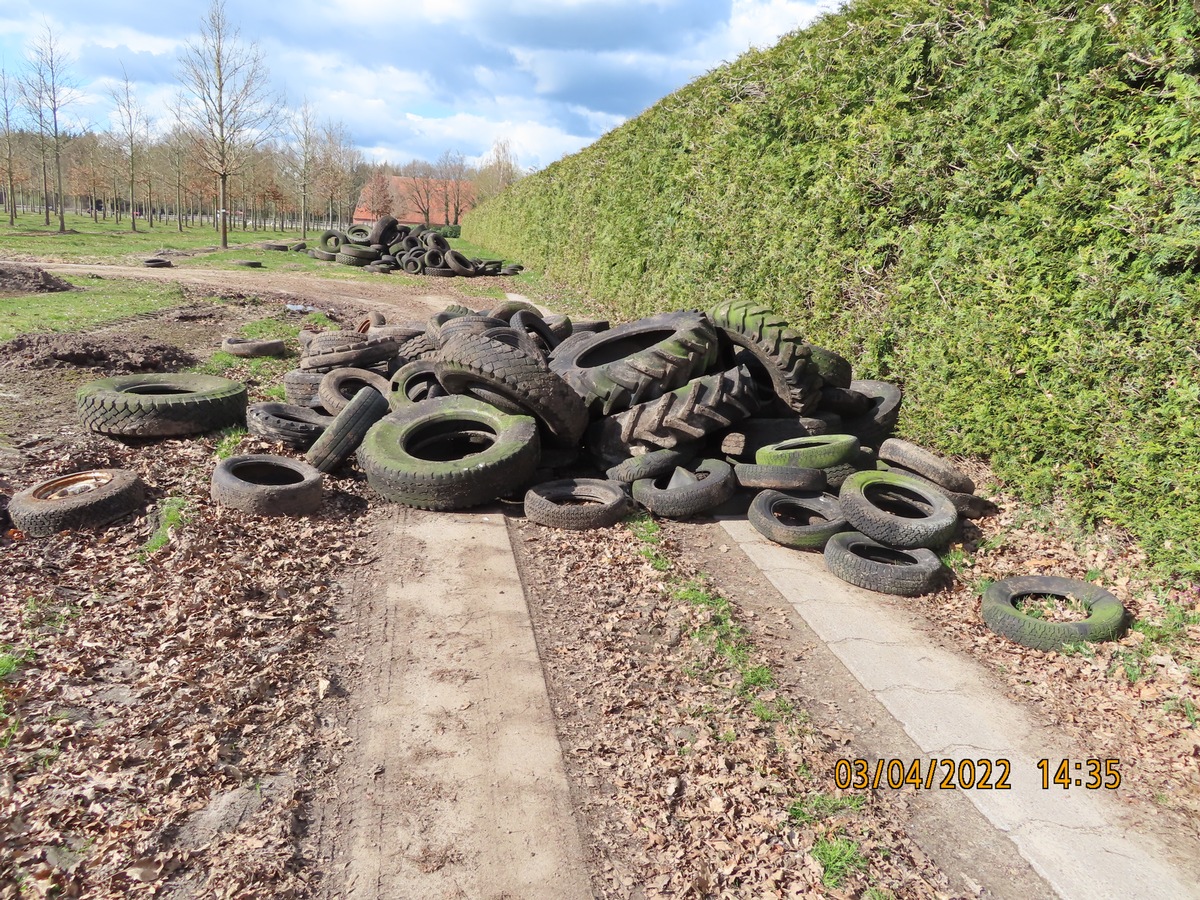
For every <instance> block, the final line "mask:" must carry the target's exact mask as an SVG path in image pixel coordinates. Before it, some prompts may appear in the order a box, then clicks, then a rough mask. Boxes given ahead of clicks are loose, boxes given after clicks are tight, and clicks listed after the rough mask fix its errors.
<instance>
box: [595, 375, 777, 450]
mask: <svg viewBox="0 0 1200 900" xmlns="http://www.w3.org/2000/svg"><path fill="white" fill-rule="evenodd" d="M757 408H758V391H757V388H756V387H755V384H754V379H753V377H752V376H751V375H750V371H749V369H747V368H746V367H745V366H739V367H738V368H736V369H730V370H729V371H727V372H714V373H713V374H712V375H705V376H703V377H701V378H696V379H694V380H692V381H689V382H688V383H687V384H686V385H684V386H683V387H681V388H678V389H676V390H674V391H671V392H669V393H666V394H663V395H662V396H661V397H659V398H658V399H656V400H651V401H649V402H648V403H639V404H638V405H637V406H634V407H632V408H630V409H627V410H625V412H621V413H617V414H616V415H612V416H608V417H606V418H604V419H601V420H600V421H599V422H597V423H596V424H595V425H593V426H592V430H591V431H590V432H589V442H590V443H594V444H596V445H597V446H598V448H599V449H600V451H601V452H602V453H605V454H616V453H620V452H621V451H624V452H625V454H626V455H629V453H630V452H631V451H632V450H633V449H634V448H655V447H667V448H669V447H675V446H678V445H679V444H685V443H687V442H689V441H696V440H700V439H701V438H704V437H706V436H707V435H710V434H713V433H714V432H717V431H720V430H721V429H722V428H727V427H729V426H730V425H731V424H733V423H734V422H739V421H741V420H742V419H747V418H749V417H750V416H751V415H753V414H754V411H755V410H756V409H757Z"/></svg>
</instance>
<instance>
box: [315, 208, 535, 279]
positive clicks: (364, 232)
mask: <svg viewBox="0 0 1200 900" xmlns="http://www.w3.org/2000/svg"><path fill="white" fill-rule="evenodd" d="M308 255H309V256H311V257H312V258H313V259H320V260H324V261H326V262H339V263H341V264H342V265H345V266H357V267H360V268H365V269H367V270H368V271H371V272H378V273H381V274H386V273H388V272H394V271H396V270H397V269H403V270H404V271H405V272H407V273H408V274H409V275H429V276H433V277H438V278H454V277H456V276H458V277H461V278H475V277H476V276H480V275H516V274H518V273H519V272H521V271H522V269H523V268H524V267H523V266H520V265H516V264H514V265H508V266H506V265H504V261H503V260H499V259H490V260H485V259H468V258H467V257H466V256H465V255H464V254H462V253H459V252H458V251H457V250H453V249H451V247H450V242H449V241H447V240H446V238H445V237H443V236H442V235H441V234H440V233H438V232H436V231H432V230H430V229H427V228H425V227H424V226H422V225H417V226H413V227H411V228H410V227H409V226H408V225H401V224H400V223H399V222H397V221H396V218H395V216H384V217H383V218H382V219H380V220H379V221H377V222H376V223H375V224H374V225H373V226H372V227H370V228H367V226H365V225H351V226H350V227H349V228H347V229H346V230H345V231H338V230H336V229H330V230H328V231H326V232H324V233H323V234H322V235H321V237H320V240H319V242H318V245H317V247H315V248H313V249H311V250H309V251H308Z"/></svg>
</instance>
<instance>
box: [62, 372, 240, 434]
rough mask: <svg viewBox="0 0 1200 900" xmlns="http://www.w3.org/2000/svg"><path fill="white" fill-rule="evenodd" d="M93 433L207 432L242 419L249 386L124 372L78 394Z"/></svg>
mask: <svg viewBox="0 0 1200 900" xmlns="http://www.w3.org/2000/svg"><path fill="white" fill-rule="evenodd" d="M75 400H76V406H77V408H78V411H79V419H80V421H81V422H82V423H83V425H84V427H85V428H87V429H88V430H89V431H96V432H100V433H101V434H114V435H126V436H134V437H170V436H176V435H184V434H201V433H203V432H206V431H215V430H216V429H218V428H226V427H228V426H230V425H235V424H238V423H240V422H242V421H243V420H244V419H245V415H246V386H245V385H243V384H241V383H240V382H237V381H231V380H229V379H228V378H218V377H216V376H215V375H119V376H116V377H114V378H101V379H99V380H98V381H93V382H91V383H89V384H85V385H84V386H83V387H81V388H80V389H79V392H78V394H76V398H75Z"/></svg>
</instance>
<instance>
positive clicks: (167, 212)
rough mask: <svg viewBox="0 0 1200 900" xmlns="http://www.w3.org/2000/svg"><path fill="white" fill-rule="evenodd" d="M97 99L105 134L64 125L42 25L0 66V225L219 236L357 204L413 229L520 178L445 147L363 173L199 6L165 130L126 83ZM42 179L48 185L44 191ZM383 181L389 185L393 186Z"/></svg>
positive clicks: (503, 155)
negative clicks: (112, 221) (14, 59)
mask: <svg viewBox="0 0 1200 900" xmlns="http://www.w3.org/2000/svg"><path fill="white" fill-rule="evenodd" d="M123 75H124V77H123V80H122V81H121V82H120V83H118V84H115V85H114V86H113V87H112V88H111V89H110V92H109V97H110V99H111V101H112V108H111V115H110V121H111V126H110V127H109V128H108V129H106V130H97V129H94V128H90V127H86V126H82V127H78V128H76V129H74V130H68V129H66V128H64V124H63V122H64V114H65V113H66V111H67V110H68V109H69V108H70V107H71V106H72V105H73V104H74V103H75V102H76V101H77V100H78V99H79V91H78V89H77V86H76V84H75V83H74V81H73V77H72V72H71V61H70V59H69V58H68V57H67V55H66V54H64V53H63V52H62V51H61V49H60V46H59V43H58V40H57V39H56V36H55V35H54V33H53V31H52V30H51V29H50V26H49V25H48V24H47V25H46V26H45V27H44V29H43V31H42V34H41V36H40V37H39V38H38V39H37V40H36V41H34V42H33V43H32V44H31V46H30V48H29V51H28V53H27V54H26V59H25V65H24V68H23V70H22V71H20V72H18V73H10V72H8V71H6V70H5V69H3V68H0V175H3V180H2V181H0V191H2V192H3V194H4V202H5V207H6V211H7V213H8V219H9V224H10V225H13V224H14V223H15V219H16V214H17V209H18V206H21V207H22V208H26V209H29V208H38V209H41V210H42V211H43V212H44V214H45V223H46V225H47V226H49V224H50V213H51V210H52V209H53V210H55V211H56V212H57V214H58V226H59V230H60V231H64V230H65V229H66V224H65V218H64V213H65V209H66V207H67V206H68V205H71V204H73V205H74V207H75V209H76V210H78V211H90V213H91V215H92V216H93V218H99V216H101V215H103V216H104V217H105V218H108V216H109V215H110V213H111V214H112V215H113V216H115V217H116V218H117V220H118V221H120V220H121V217H122V215H123V214H124V215H127V216H128V218H129V227H130V228H131V229H132V230H135V231H136V230H137V227H138V219H139V217H141V219H142V221H144V223H145V225H146V227H153V226H154V224H155V220H156V219H157V220H158V221H160V222H162V221H164V220H167V219H171V220H173V221H174V222H175V223H176V227H177V228H178V229H180V230H182V229H183V227H184V226H185V224H194V223H196V222H201V223H205V222H211V223H212V225H213V226H214V228H216V229H217V230H218V231H219V233H220V242H221V246H222V247H225V246H228V229H229V227H230V226H235V227H236V226H237V225H238V224H239V222H240V225H241V227H242V228H243V229H246V228H251V229H257V228H259V227H270V226H274V227H275V228H277V229H284V228H296V229H299V230H300V231H301V232H302V233H303V234H304V235H307V231H308V229H309V228H312V227H319V226H321V225H324V226H326V227H335V226H339V225H344V224H347V223H348V222H349V221H350V220H351V219H352V217H353V215H354V210H355V208H356V206H359V205H360V203H361V204H362V205H364V206H366V207H367V208H368V209H370V210H371V214H372V215H384V214H387V213H392V212H398V211H400V210H405V211H411V210H414V209H415V210H417V211H418V213H419V215H420V216H422V217H423V218H424V220H425V222H426V223H429V222H431V221H434V220H436V219H440V220H441V221H442V222H445V223H453V224H457V223H458V221H459V219H460V217H461V216H462V214H463V213H464V212H466V210H467V209H469V208H470V207H471V206H472V205H473V204H474V203H475V202H478V201H480V200H483V199H486V198H487V197H488V196H491V195H492V194H494V193H498V192H499V191H500V190H502V189H503V188H504V187H506V186H507V185H508V184H511V183H512V181H514V180H516V178H518V177H520V174H521V172H520V169H519V167H518V166H517V163H516V159H515V156H514V154H513V153H512V149H511V147H510V145H509V144H508V143H507V141H500V142H498V143H497V144H496V146H495V147H493V150H492V153H491V155H490V156H489V157H488V158H487V159H486V160H485V161H484V164H483V165H482V166H480V167H478V168H476V167H472V166H469V165H468V164H467V161H466V159H465V157H464V156H463V155H462V154H461V153H458V152H457V151H447V152H446V153H444V154H443V155H442V156H441V157H440V158H439V159H438V160H437V161H436V162H434V163H429V162H425V161H422V160H416V161H413V162H410V163H407V164H405V165H403V166H401V167H399V168H395V167H392V166H390V165H388V164H386V163H384V164H381V165H373V166H372V165H368V164H367V163H366V162H365V160H364V159H363V156H362V154H361V152H360V151H358V149H357V148H356V147H355V146H354V144H353V142H352V140H351V139H350V135H349V134H348V133H347V131H346V128H345V126H344V125H343V124H342V123H340V122H329V121H326V122H319V121H318V120H317V117H316V115H315V113H314V110H313V107H312V105H311V104H310V103H308V102H307V101H306V102H304V103H303V104H302V105H301V106H300V108H299V109H296V110H289V109H288V108H287V107H286V105H285V103H284V101H283V98H282V97H279V96H276V95H274V94H272V93H271V90H270V79H269V72H268V70H267V66H266V61H265V58H264V57H263V55H262V52H261V50H260V49H259V47H258V45H257V44H256V43H254V42H249V43H247V42H245V41H243V40H242V38H241V35H240V33H239V30H238V29H237V27H236V26H235V25H233V24H232V23H231V22H230V20H229V18H228V16H227V15H226V11H225V0H212V2H211V5H210V6H209V8H208V10H207V12H206V13H205V15H204V17H203V18H202V20H201V23H200V30H199V34H198V36H197V37H196V38H195V39H194V40H192V41H190V42H189V43H187V44H186V45H185V46H184V48H183V50H182V52H181V54H180V58H179V71H178V80H179V84H180V90H179V92H178V95H177V97H176V99H175V102H174V104H173V107H172V109H171V112H170V119H169V121H167V122H155V121H153V120H152V119H151V118H150V116H149V114H148V112H147V111H146V109H145V108H144V107H143V106H141V104H140V103H139V101H138V98H137V95H136V93H135V91H134V88H133V85H132V84H131V82H130V79H129V77H128V74H127V73H124V72H123ZM51 174H53V184H51ZM393 176H395V177H393Z"/></svg>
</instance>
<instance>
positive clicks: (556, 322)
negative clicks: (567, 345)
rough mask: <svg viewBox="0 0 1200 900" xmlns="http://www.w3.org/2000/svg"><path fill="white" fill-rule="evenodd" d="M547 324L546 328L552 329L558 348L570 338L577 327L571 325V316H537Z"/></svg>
mask: <svg viewBox="0 0 1200 900" xmlns="http://www.w3.org/2000/svg"><path fill="white" fill-rule="evenodd" d="M537 315H538V316H539V318H542V319H544V320H545V322H546V327H547V328H549V329H550V333H551V334H552V335H554V344H555V346H558V345H559V344H561V343H562V342H563V341H564V340H566V339H567V338H569V337H570V336H571V334H572V332H574V330H575V326H574V325H573V324H572V323H571V317H570V316H542V315H541V314H540V313H538V314H537Z"/></svg>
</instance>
